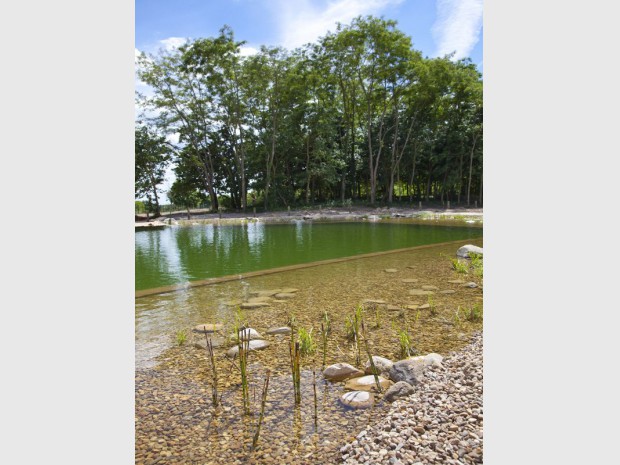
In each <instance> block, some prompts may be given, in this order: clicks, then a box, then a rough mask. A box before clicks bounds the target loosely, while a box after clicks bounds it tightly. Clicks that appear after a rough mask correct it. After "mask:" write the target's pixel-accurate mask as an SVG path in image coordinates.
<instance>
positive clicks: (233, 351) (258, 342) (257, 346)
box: [226, 339, 269, 357]
mask: <svg viewBox="0 0 620 465" xmlns="http://www.w3.org/2000/svg"><path fill="white" fill-rule="evenodd" d="M248 344H249V347H248V349H249V350H261V349H265V348H266V347H269V343H268V342H267V341H263V340H262V339H253V340H251V341H250V342H249V343H248ZM238 353H239V346H234V347H231V348H230V349H228V352H226V356H227V357H234V356H235V355H237V354H238Z"/></svg>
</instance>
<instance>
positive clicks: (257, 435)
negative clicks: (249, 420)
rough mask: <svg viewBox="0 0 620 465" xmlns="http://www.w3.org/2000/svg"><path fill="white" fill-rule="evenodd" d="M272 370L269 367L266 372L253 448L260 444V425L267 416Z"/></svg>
mask: <svg viewBox="0 0 620 465" xmlns="http://www.w3.org/2000/svg"><path fill="white" fill-rule="evenodd" d="M270 374H271V372H270V371H269V369H267V373H266V374H265V384H263V395H262V400H261V404H260V414H259V416H258V424H257V425H256V433H254V438H253V439H252V449H256V445H257V444H258V437H259V435H260V427H261V425H262V424H263V418H264V417H265V404H266V403H267V389H268V388H269V375H270Z"/></svg>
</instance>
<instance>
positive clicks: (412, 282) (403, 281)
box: [400, 278, 419, 284]
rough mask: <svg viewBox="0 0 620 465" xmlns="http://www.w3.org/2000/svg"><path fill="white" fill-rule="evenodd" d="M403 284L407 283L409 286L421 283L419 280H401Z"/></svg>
mask: <svg viewBox="0 0 620 465" xmlns="http://www.w3.org/2000/svg"><path fill="white" fill-rule="evenodd" d="M400 281H401V282H402V283H407V284H414V283H417V282H418V281H419V279H416V278H407V279H401V280H400Z"/></svg>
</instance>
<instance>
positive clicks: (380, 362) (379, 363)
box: [364, 355, 394, 375]
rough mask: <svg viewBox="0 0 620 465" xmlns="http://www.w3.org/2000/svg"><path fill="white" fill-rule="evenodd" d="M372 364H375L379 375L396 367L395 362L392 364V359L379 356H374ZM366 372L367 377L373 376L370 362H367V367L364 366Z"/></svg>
mask: <svg viewBox="0 0 620 465" xmlns="http://www.w3.org/2000/svg"><path fill="white" fill-rule="evenodd" d="M372 362H373V363H374V364H375V368H376V369H377V371H378V373H377V374H378V375H380V374H382V373H387V372H389V371H390V368H392V365H394V362H392V361H391V360H390V359H388V358H385V357H379V356H378V355H373V356H372ZM364 371H365V373H366V374H367V375H372V367H371V366H370V360H369V361H367V362H366V365H365V366H364Z"/></svg>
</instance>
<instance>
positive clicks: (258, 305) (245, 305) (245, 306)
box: [239, 302, 269, 310]
mask: <svg viewBox="0 0 620 465" xmlns="http://www.w3.org/2000/svg"><path fill="white" fill-rule="evenodd" d="M239 307H241V308H243V309H246V310H250V309H253V308H262V307H269V304H268V303H267V302H244V303H242V304H241V305H239Z"/></svg>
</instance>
